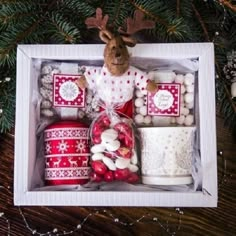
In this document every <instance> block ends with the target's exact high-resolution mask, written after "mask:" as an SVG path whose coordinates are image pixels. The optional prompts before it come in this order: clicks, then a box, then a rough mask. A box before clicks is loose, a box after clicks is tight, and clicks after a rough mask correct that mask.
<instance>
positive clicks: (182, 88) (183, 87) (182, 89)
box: [180, 84, 186, 94]
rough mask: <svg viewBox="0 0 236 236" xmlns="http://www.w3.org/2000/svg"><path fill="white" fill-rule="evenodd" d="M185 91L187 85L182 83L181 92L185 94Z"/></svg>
mask: <svg viewBox="0 0 236 236" xmlns="http://www.w3.org/2000/svg"><path fill="white" fill-rule="evenodd" d="M185 91H186V89H185V86H184V85H183V84H182V85H181V89H180V92H181V94H184V93H185Z"/></svg>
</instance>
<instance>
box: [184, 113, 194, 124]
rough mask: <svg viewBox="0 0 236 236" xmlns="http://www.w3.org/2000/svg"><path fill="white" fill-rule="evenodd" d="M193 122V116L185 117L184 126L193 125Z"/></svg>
mask: <svg viewBox="0 0 236 236" xmlns="http://www.w3.org/2000/svg"><path fill="white" fill-rule="evenodd" d="M193 120H194V118H193V115H187V116H186V118H185V121H184V124H185V125H187V126H190V125H192V124H193Z"/></svg>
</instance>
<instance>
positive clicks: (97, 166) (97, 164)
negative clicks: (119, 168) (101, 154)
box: [92, 161, 107, 175]
mask: <svg viewBox="0 0 236 236" xmlns="http://www.w3.org/2000/svg"><path fill="white" fill-rule="evenodd" d="M92 168H93V170H94V172H96V173H97V174H99V175H104V174H105V173H106V172H107V167H106V165H105V164H104V163H103V162H101V161H93V162H92Z"/></svg>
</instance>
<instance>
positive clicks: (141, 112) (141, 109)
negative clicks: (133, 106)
mask: <svg viewBox="0 0 236 236" xmlns="http://www.w3.org/2000/svg"><path fill="white" fill-rule="evenodd" d="M139 113H140V114H141V115H143V116H146V115H147V106H142V107H140V108H139Z"/></svg>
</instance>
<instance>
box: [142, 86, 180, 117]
mask: <svg viewBox="0 0 236 236" xmlns="http://www.w3.org/2000/svg"><path fill="white" fill-rule="evenodd" d="M180 88H181V87H180V84H171V83H161V84H158V91H157V92H156V93H148V96H147V99H148V101H147V102H148V115H152V116H179V114H180Z"/></svg>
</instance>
